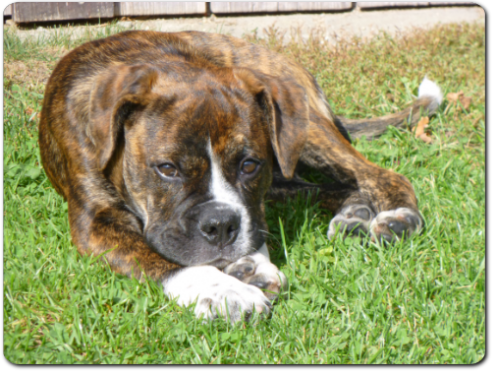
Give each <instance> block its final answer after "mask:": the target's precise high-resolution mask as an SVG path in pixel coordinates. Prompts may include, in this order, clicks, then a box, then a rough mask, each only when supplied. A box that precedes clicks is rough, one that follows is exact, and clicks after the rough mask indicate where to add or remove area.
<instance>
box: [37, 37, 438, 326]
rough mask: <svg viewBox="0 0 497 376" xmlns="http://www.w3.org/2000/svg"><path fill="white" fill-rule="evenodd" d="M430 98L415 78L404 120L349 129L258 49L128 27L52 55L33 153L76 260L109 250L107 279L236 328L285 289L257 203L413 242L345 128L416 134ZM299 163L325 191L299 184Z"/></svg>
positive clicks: (386, 187)
mask: <svg viewBox="0 0 497 376" xmlns="http://www.w3.org/2000/svg"><path fill="white" fill-rule="evenodd" d="M441 98H442V95H441V92H440V89H439V88H438V86H436V85H435V84H434V83H433V82H431V81H429V80H426V79H425V81H423V83H422V85H421V86H420V94H419V98H418V99H417V100H416V101H415V102H414V103H413V104H412V106H411V107H409V108H408V109H406V110H405V111H403V112H400V113H398V114H395V115H391V116H386V117H382V118H377V119H372V120H347V119H343V118H340V117H337V116H336V115H335V114H333V112H332V111H331V109H330V106H329V105H328V101H327V100H326V98H325V96H324V95H323V92H322V90H321V89H320V87H319V86H318V84H317V83H316V80H315V79H314V77H313V76H312V75H311V74H310V73H309V72H307V71H306V70H305V69H304V68H303V67H302V66H301V65H300V64H298V63H296V62H293V61H290V60H288V59H287V58H285V57H283V56H280V55H277V54H275V53H273V52H271V51H268V50H266V49H264V48H263V47H260V46H256V45H253V44H250V43H247V42H245V41H243V40H240V39H236V38H232V37H228V36H224V35H216V34H206V33H200V32H181V33H158V32H145V31H130V32H125V33H121V34H117V35H114V36H112V37H109V38H105V39H101V40H96V41H93V42H89V43H86V44H84V45H82V46H80V47H78V48H76V49H75V50H73V51H72V52H70V53H68V54H67V55H66V56H65V57H64V58H62V60H61V61H60V62H59V64H58V65H57V67H56V68H55V70H54V72H53V74H52V76H51V77H50V79H49V81H48V84H47V88H46V93H45V98H44V102H43V110H42V113H41V121H40V132H39V144H40V149H41V156H42V160H43V165H44V168H45V171H46V173H47V175H48V177H49V179H50V181H51V182H52V184H53V186H54V187H55V189H56V190H57V192H58V193H60V194H61V195H62V196H63V197H64V198H65V199H66V200H67V202H68V206H69V223H70V226H71V235H72V239H73V241H74V243H75V244H76V246H77V248H78V251H79V252H80V253H81V254H93V255H100V254H102V253H105V256H104V257H105V259H106V260H107V262H108V263H109V265H110V266H111V268H112V269H113V270H115V271H116V272H118V273H122V274H125V275H128V276H131V275H134V276H135V277H137V278H141V277H142V276H143V274H145V275H147V276H148V277H150V278H153V279H155V280H157V281H159V282H161V283H162V284H163V286H164V291H165V293H166V294H168V295H170V296H173V297H177V298H178V303H180V304H184V305H187V304H190V303H192V302H195V301H197V305H196V313H197V315H199V316H201V315H205V316H207V317H216V316H217V315H224V316H229V317H230V318H231V319H232V320H239V319H242V318H243V317H245V315H246V314H247V313H250V312H252V311H253V310H254V309H255V310H256V311H258V312H268V311H269V309H270V306H271V305H270V300H269V299H272V298H274V294H275V293H278V292H280V290H283V289H285V288H286V278H285V276H284V275H283V274H282V273H281V272H279V271H278V269H277V268H276V267H275V266H274V265H273V264H271V263H270V261H269V255H268V254H267V248H266V246H265V234H266V230H267V226H266V223H265V219H264V199H265V197H266V194H267V193H268V192H269V194H270V195H272V197H278V196H281V195H288V194H290V193H292V192H295V191H298V190H307V191H316V190H317V188H319V196H318V199H319V200H321V202H322V203H323V205H325V206H326V207H327V208H329V209H330V210H331V211H333V212H334V213H335V217H334V218H333V219H332V221H331V223H330V227H329V231H328V236H329V237H330V238H332V237H333V236H334V235H335V232H336V231H337V230H340V231H345V232H346V233H350V234H353V235H358V234H360V233H364V234H369V236H371V237H374V238H384V239H386V240H394V239H395V238H398V237H401V236H406V237H407V236H411V235H413V234H414V233H416V232H418V231H420V229H421V228H422V219H421V216H420V214H419V212H418V208H417V200H416V196H415V194H414V191H413V188H412V186H411V184H410V183H409V181H408V180H407V179H406V178H404V177H403V176H401V175H399V174H397V173H395V172H393V171H388V170H385V169H382V168H380V167H378V166H376V165H374V164H373V163H371V162H369V161H367V160H366V159H365V158H364V157H363V156H362V155H361V154H360V153H359V152H358V151H356V150H355V149H354V148H353V147H352V145H351V143H350V138H349V132H350V134H351V135H352V136H353V137H354V136H361V135H365V136H367V137H373V136H375V135H378V134H381V133H382V132H383V131H384V130H385V129H386V127H387V126H388V125H394V126H401V125H403V124H405V123H406V122H411V123H414V122H416V121H417V120H418V119H419V117H420V114H421V112H422V111H424V113H425V114H429V113H432V112H433V111H434V110H435V109H436V108H437V107H438V105H439V103H440V102H441ZM297 167H298V169H316V170H319V171H321V172H322V173H323V174H325V175H327V176H329V177H331V178H333V180H334V181H335V182H336V183H333V184H322V185H313V184H309V183H307V182H305V181H303V180H301V179H299V178H298V176H297V175H296V173H295V171H296V169H297ZM109 250H110V251H109ZM221 270H224V273H223V272H222V271H221ZM261 289H263V290H266V291H264V292H263V291H262V290H261ZM268 298H269V299H268Z"/></svg>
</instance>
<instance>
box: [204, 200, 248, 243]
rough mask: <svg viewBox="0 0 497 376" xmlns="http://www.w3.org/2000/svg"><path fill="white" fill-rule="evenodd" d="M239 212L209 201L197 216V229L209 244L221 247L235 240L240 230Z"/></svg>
mask: <svg viewBox="0 0 497 376" xmlns="http://www.w3.org/2000/svg"><path fill="white" fill-rule="evenodd" d="M240 221H241V218H240V214H238V213H237V212H235V211H234V210H233V209H231V208H230V207H229V206H228V205H226V204H222V203H218V202H215V201H214V202H209V203H207V204H205V205H204V207H203V210H202V212H201V213H200V215H199V218H198V230H199V231H200V234H201V235H202V237H203V238H204V239H205V241H207V242H208V243H209V244H210V245H213V246H217V247H219V249H220V250H221V249H223V248H224V247H226V246H227V245H231V244H233V243H234V242H235V240H236V238H237V237H238V233H239V232H240Z"/></svg>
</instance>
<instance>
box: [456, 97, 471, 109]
mask: <svg viewBox="0 0 497 376" xmlns="http://www.w3.org/2000/svg"><path fill="white" fill-rule="evenodd" d="M459 101H460V102H461V104H462V106H463V107H464V109H465V110H467V109H468V108H469V105H470V104H471V97H465V96H464V95H463V96H462V98H460V99H459Z"/></svg>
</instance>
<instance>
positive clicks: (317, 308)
mask: <svg viewBox="0 0 497 376" xmlns="http://www.w3.org/2000/svg"><path fill="white" fill-rule="evenodd" d="M95 30H96V31H95ZM117 31H120V29H119V27H117V26H116V24H109V25H105V26H102V27H100V28H96V27H93V28H88V32H87V33H85V34H84V35H82V36H80V37H78V38H73V39H71V38H70V36H71V29H70V28H63V27H61V28H59V29H58V30H57V33H55V34H53V35H52V37H49V38H45V39H43V40H41V39H40V40H26V41H21V40H20V39H19V38H18V36H17V35H16V33H15V30H14V31H8V30H7V31H6V33H5V38H4V83H3V84H4V128H3V131H4V145H3V147H4V149H3V150H4V154H3V168H4V229H3V230H4V238H3V242H4V243H3V249H4V291H3V294H4V295H3V301H4V307H3V317H4V355H5V357H6V358H7V359H8V360H9V361H10V362H13V363H23V364H24V363H50V364H55V363H63V364H68V363H106V364H116V363H135V364H136V363H173V364H179V363H186V364H191V363H204V364H205V363H214V364H219V363H238V364H247V363H257V364H259V363H263V364H272V363H281V364H294V363H308V364H309V363H313V364H314V363H316V364H319V363H322V364H329V363H356V364H358V363H360V364H370V363H396V364H398V363H403V364H405V363H409V364H420V363H423V364H443V363H448V364H470V363H477V362H479V361H480V360H481V359H482V358H483V357H484V355H485V342H486V341H485V338H486V337H485V326H486V317H485V236H486V234H485V30H484V27H483V26H478V25H448V26H440V27H437V28H434V29H432V30H429V31H420V30H413V31H412V33H410V34H409V35H403V36H394V37H392V36H389V35H381V36H378V37H377V38H375V39H373V40H369V41H365V40H359V39H357V40H352V41H350V40H349V41H347V42H345V41H344V42H340V43H339V44H338V45H327V44H324V43H322V42H321V41H322V39H320V33H319V30H318V31H316V33H315V34H314V36H313V37H312V38H311V40H310V42H309V43H308V44H303V43H302V42H301V41H300V40H299V38H298V32H297V33H296V34H295V35H296V36H295V38H294V39H293V40H292V42H290V43H289V44H287V45H283V44H282V42H281V39H282V38H281V35H280V34H279V32H278V30H275V29H272V30H268V31H267V32H266V33H259V35H257V34H254V33H253V34H250V35H247V38H248V39H249V40H251V41H253V42H256V43H261V44H265V45H267V46H269V47H270V48H272V49H274V50H276V51H279V52H281V53H284V54H287V55H288V56H291V57H292V58H295V59H297V60H299V61H301V62H302V63H303V64H304V65H305V66H306V67H308V69H309V70H310V71H311V72H312V73H313V74H314V75H315V76H316V78H317V80H318V82H319V83H320V85H321V86H322V87H323V89H324V91H325V93H326V95H327V96H328V98H329V99H330V102H331V105H332V108H333V109H334V111H335V112H336V113H337V114H339V115H345V116H350V117H357V118H359V117H371V116H379V115H383V114H388V113H391V112H393V111H396V110H400V109H402V108H404V107H405V106H406V105H407V104H408V103H409V102H411V101H412V99H413V97H414V96H415V95H416V94H417V87H418V85H419V83H420V82H421V80H422V79H423V77H424V75H425V74H428V75H429V77H430V78H431V79H432V80H434V81H436V82H438V83H439V84H440V85H441V87H442V90H443V92H444V94H445V96H446V98H448V97H451V96H448V94H449V93H458V92H462V94H459V100H458V101H455V102H453V101H449V100H445V101H444V103H443V104H442V106H441V108H440V109H439V111H438V112H437V113H436V115H435V116H433V117H432V118H431V119H430V121H429V124H428V128H427V133H428V135H429V137H431V139H432V142H431V143H426V142H425V141H423V140H422V139H419V138H416V137H415V134H414V132H413V131H412V130H409V129H404V130H397V129H389V130H388V132H387V133H386V134H385V135H383V136H382V137H381V138H379V139H377V140H374V141H372V142H369V141H366V140H356V141H354V144H355V146H356V147H357V148H358V149H359V150H360V151H361V152H362V153H364V154H365V155H366V157H368V158H369V159H370V160H372V161H374V162H375V163H377V164H379V165H380V166H383V167H385V168H388V169H393V170H395V171H397V172H399V173H402V174H404V175H405V176H407V177H408V178H409V179H410V181H411V182H412V183H413V185H414V188H415V190H416V192H417V195H418V199H419V205H420V210H421V212H422V215H423V216H424V218H425V220H426V230H425V232H424V233H423V234H422V235H421V236H418V237H415V238H412V239H408V240H406V241H402V242H399V243H397V244H395V245H393V246H381V245H377V244H374V243H365V244H362V243H360V242H359V241H357V240H353V239H335V240H334V241H332V242H330V241H329V240H328V239H327V238H326V230H327V226H328V223H329V220H330V219H331V217H332V213H330V212H327V211H325V210H324V209H320V207H319V205H318V203H311V201H310V199H309V198H308V197H300V198H297V199H295V200H292V201H288V202H286V203H270V202H268V205H267V206H268V216H267V219H268V224H269V227H270V232H271V236H270V239H269V246H270V253H271V255H272V259H274V261H275V263H276V264H277V265H278V266H279V267H280V268H281V269H282V270H283V271H284V273H285V274H286V275H287V277H288V278H289V282H290V293H289V298H288V300H285V301H280V302H279V303H277V304H276V305H275V307H274V310H273V312H272V316H271V317H270V318H269V319H267V320H263V321H260V322H257V323H254V322H251V323H243V324H239V325H234V326H233V325H229V324H227V323H226V322H224V321H222V320H218V321H214V322H207V323H204V322H201V321H199V320H197V319H195V317H194V315H193V313H192V310H191V309H187V308H180V307H178V306H177V305H175V304H174V302H170V301H168V299H167V298H166V297H165V296H164V294H163V293H162V291H161V289H160V288H159V286H157V285H156V284H155V283H153V282H151V281H146V282H144V283H139V282H138V281H136V280H132V279H128V278H126V277H123V276H120V275H117V274H114V273H113V272H111V271H110V269H109V267H108V266H107V265H105V264H103V263H101V262H98V260H96V259H94V258H90V257H81V256H80V255H79V254H78V253H77V251H76V248H75V246H74V245H73V244H72V243H71V237H70V233H69V224H68V220H67V204H66V203H64V201H63V200H62V198H61V197H60V196H58V195H57V194H56V192H55V190H54V189H53V188H52V187H51V185H50V183H49V181H48V180H47V178H46V176H45V173H44V171H43V169H42V167H41V164H40V155H39V149H38V145H37V125H38V114H39V112H40V110H41V103H42V98H43V93H44V87H45V83H46V79H47V78H48V76H49V75H50V72H51V70H52V69H53V68H54V66H55V64H56V62H57V60H58V59H59V58H60V57H61V56H62V55H63V54H65V53H66V52H67V51H68V50H70V49H71V48H73V47H76V46H77V45H79V44H80V43H82V42H84V41H86V40H89V39H92V38H97V37H103V36H106V35H110V34H113V33H115V32H117ZM463 96H464V97H463ZM468 97H469V98H471V102H470V103H469V101H468V100H463V99H464V98H468ZM313 178H316V179H319V177H313Z"/></svg>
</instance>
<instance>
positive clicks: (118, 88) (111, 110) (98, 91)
mask: <svg viewBox="0 0 497 376" xmlns="http://www.w3.org/2000/svg"><path fill="white" fill-rule="evenodd" d="M157 76H158V72H157V70H156V69H154V68H153V67H151V66H149V65H134V66H122V65H121V66H116V67H114V68H113V69H111V70H109V71H106V72H105V73H103V74H100V75H99V76H97V77H96V79H95V81H94V84H93V88H92V90H91V94H90V108H89V120H90V121H89V124H88V127H87V132H86V133H87V135H88V137H89V138H90V140H91V141H92V143H93V145H94V146H95V149H96V155H97V159H98V160H97V163H98V166H99V169H100V170H101V171H103V170H104V169H105V167H106V166H107V164H108V163H109V161H110V159H111V157H112V155H113V153H114V151H115V149H116V144H117V140H118V137H119V133H120V132H121V131H122V129H123V125H124V122H125V120H126V119H127V118H128V117H129V115H130V114H131V113H132V112H133V111H134V110H136V109H137V108H139V107H144V106H145V105H146V104H147V103H148V102H149V100H150V96H151V94H150V92H151V88H152V85H153V84H154V82H155V81H156V79H157Z"/></svg>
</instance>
